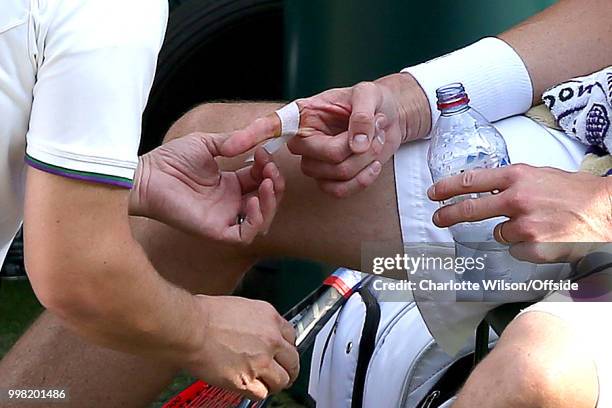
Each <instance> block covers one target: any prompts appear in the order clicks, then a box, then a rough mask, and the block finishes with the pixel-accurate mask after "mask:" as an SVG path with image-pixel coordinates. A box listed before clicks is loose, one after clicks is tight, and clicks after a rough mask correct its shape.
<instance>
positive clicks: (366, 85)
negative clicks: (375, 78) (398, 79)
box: [355, 81, 376, 92]
mask: <svg viewBox="0 0 612 408" xmlns="http://www.w3.org/2000/svg"><path fill="white" fill-rule="evenodd" d="M355 88H356V89H358V90H359V91H366V92H367V91H373V90H375V89H376V85H374V84H373V83H372V82H370V81H361V82H359V83H358V84H357V85H355Z"/></svg>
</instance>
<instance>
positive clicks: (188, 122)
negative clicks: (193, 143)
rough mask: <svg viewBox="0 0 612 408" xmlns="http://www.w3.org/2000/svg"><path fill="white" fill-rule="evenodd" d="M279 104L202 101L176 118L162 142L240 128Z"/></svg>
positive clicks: (271, 110) (273, 109) (279, 104)
mask: <svg viewBox="0 0 612 408" xmlns="http://www.w3.org/2000/svg"><path fill="white" fill-rule="evenodd" d="M281 105H282V104H281V103H276V102H234V103H204V104H202V105H199V106H197V107H195V108H193V109H192V110H190V111H189V112H187V113H186V114H184V115H183V116H182V117H181V118H180V119H178V120H177V121H176V122H175V123H174V124H173V125H172V126H171V127H170V129H169V130H168V132H167V133H166V137H165V138H164V142H168V141H170V140H172V139H176V138H177V137H181V136H185V135H188V134H190V133H193V132H205V133H223V132H231V131H233V130H237V129H241V128H243V127H245V126H247V125H248V124H249V123H251V122H252V121H254V120H255V119H257V118H259V117H262V116H265V115H267V114H269V113H271V112H274V111H275V110H276V109H278V108H279V107H280V106H281Z"/></svg>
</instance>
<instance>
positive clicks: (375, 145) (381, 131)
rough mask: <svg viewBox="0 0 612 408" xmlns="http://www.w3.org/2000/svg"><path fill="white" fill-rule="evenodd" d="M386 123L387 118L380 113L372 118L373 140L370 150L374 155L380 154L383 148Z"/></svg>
mask: <svg viewBox="0 0 612 408" xmlns="http://www.w3.org/2000/svg"><path fill="white" fill-rule="evenodd" d="M387 122H388V121H387V117H386V116H385V115H383V114H382V113H379V114H377V115H376V116H375V117H374V140H373V141H372V148H371V149H370V150H372V151H373V152H374V153H376V154H380V153H381V152H382V150H383V147H384V146H385V142H386V130H385V129H386V128H387Z"/></svg>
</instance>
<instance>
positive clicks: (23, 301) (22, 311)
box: [0, 280, 43, 358]
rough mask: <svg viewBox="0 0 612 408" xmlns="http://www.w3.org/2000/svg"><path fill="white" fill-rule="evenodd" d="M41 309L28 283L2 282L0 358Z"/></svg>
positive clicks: (0, 294)
mask: <svg viewBox="0 0 612 408" xmlns="http://www.w3.org/2000/svg"><path fill="white" fill-rule="evenodd" d="M42 310H43V308H42V306H41V305H40V303H39V302H38V300H36V296H34V293H33V292H32V287H31V286H30V283H29V282H28V281H25V280H23V281H2V282H1V286H0V358H2V356H4V354H6V352H7V351H8V350H9V348H10V347H11V346H12V345H13V343H15V341H17V339H18V338H19V336H21V333H23V332H24V331H25V329H27V328H28V326H29V325H30V324H31V323H32V322H33V321H34V319H35V318H36V317H37V316H38V315H39V314H40V312H42Z"/></svg>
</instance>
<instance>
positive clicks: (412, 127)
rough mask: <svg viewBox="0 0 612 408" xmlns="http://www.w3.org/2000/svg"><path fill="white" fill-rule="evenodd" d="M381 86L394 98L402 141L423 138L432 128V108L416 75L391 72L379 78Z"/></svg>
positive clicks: (378, 82)
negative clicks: (415, 77)
mask: <svg viewBox="0 0 612 408" xmlns="http://www.w3.org/2000/svg"><path fill="white" fill-rule="evenodd" d="M375 83H376V84H377V85H379V86H381V87H382V88H383V90H384V92H385V93H388V94H389V95H390V96H391V98H392V99H393V100H394V102H395V104H396V107H397V112H398V120H399V124H400V129H401V130H402V143H406V142H409V141H413V140H418V139H422V138H424V137H425V136H427V134H429V131H430V129H431V119H430V118H431V109H430V107H429V101H428V99H427V95H426V94H425V91H424V90H423V88H421V86H420V85H419V83H418V82H417V81H416V79H414V77H413V76H412V75H410V74H407V73H399V74H391V75H388V76H385V77H383V78H380V79H377V80H376V81H375Z"/></svg>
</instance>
